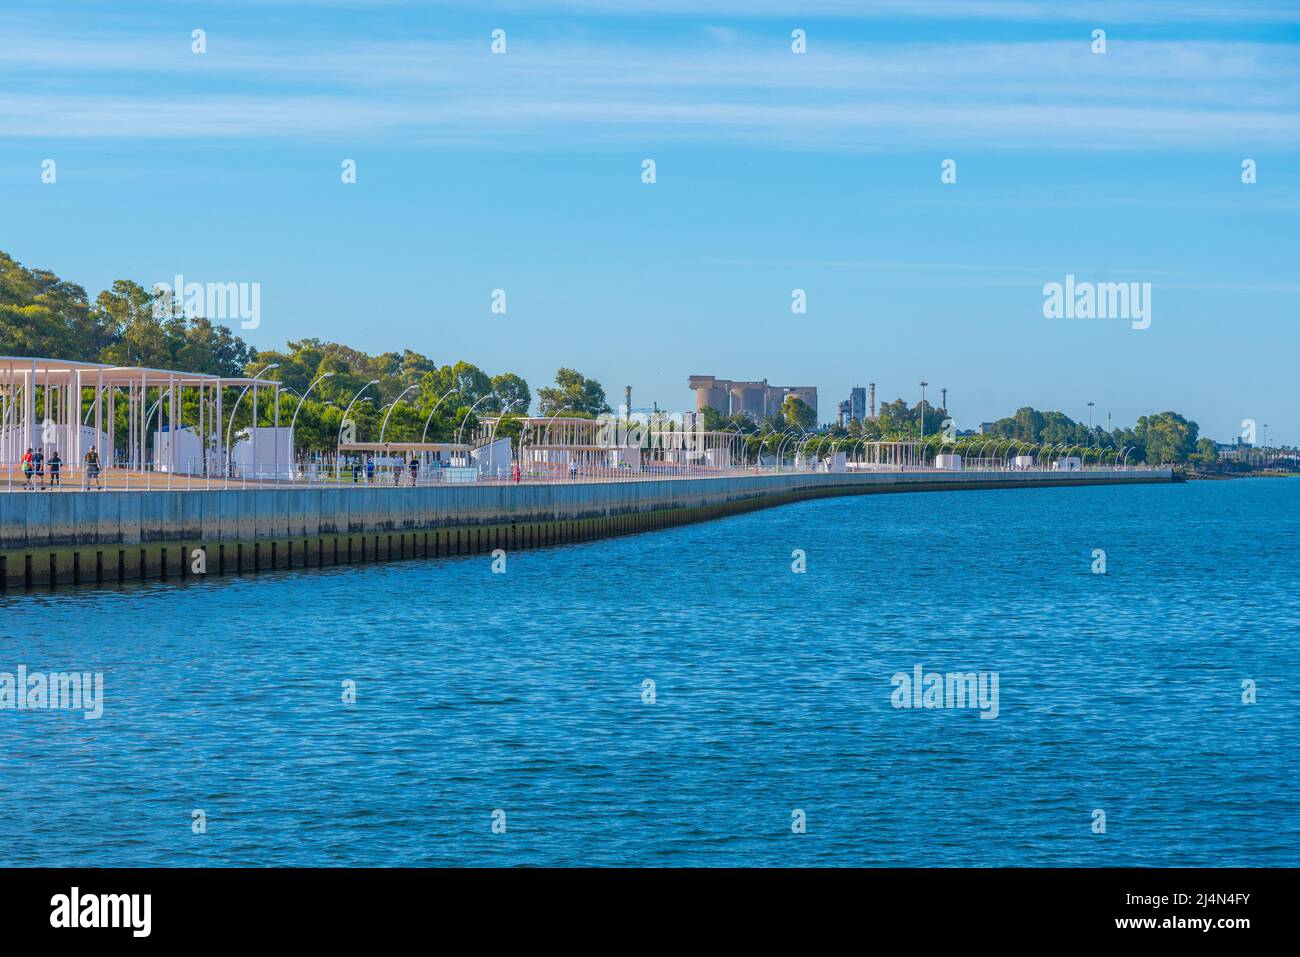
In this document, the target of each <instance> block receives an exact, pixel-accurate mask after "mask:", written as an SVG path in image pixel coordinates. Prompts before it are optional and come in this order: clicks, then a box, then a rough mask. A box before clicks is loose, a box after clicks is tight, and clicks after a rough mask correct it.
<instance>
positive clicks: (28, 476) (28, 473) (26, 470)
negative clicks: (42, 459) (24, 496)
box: [22, 449, 33, 490]
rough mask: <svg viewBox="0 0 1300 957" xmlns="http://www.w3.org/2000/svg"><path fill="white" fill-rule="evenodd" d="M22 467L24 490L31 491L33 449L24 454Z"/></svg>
mask: <svg viewBox="0 0 1300 957" xmlns="http://www.w3.org/2000/svg"><path fill="white" fill-rule="evenodd" d="M22 467H23V488H25V489H29V490H30V489H31V487H32V468H33V465H32V450H31V449H28V450H27V451H26V452H24V453H23V458H22Z"/></svg>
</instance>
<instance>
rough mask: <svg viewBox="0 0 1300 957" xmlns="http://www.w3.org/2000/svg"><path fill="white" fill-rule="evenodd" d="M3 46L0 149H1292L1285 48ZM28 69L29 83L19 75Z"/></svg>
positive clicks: (109, 42)
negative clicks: (394, 145) (203, 49)
mask: <svg viewBox="0 0 1300 957" xmlns="http://www.w3.org/2000/svg"><path fill="white" fill-rule="evenodd" d="M220 50H221V52H220V53H218V52H217V51H216V50H212V51H211V52H209V53H208V54H207V55H205V56H202V57H199V56H194V55H193V54H191V53H189V51H188V47H187V46H185V45H182V44H179V43H177V42H175V39H174V38H169V39H168V40H167V41H166V42H162V41H160V40H159V38H158V37H156V36H133V35H114V36H81V37H76V36H70V37H69V36H60V37H53V38H51V37H46V36H42V35H39V34H28V35H22V34H9V35H8V37H7V39H5V40H4V41H0V88H5V89H7V90H8V92H7V93H5V94H3V95H0V137H5V136H8V137H70V138H73V137H75V138H81V137H121V136H130V137H145V138H178V137H180V138H202V137H222V138H230V137H259V138H264V137H278V136H293V137H312V136H317V137H326V138H337V137H341V136H347V137H379V138H382V137H401V138H402V139H403V141H409V142H418V143H482V144H502V145H509V146H511V147H515V146H518V145H520V144H521V142H523V143H524V145H526V146H528V147H530V148H545V147H546V146H548V145H563V146H566V147H571V146H574V145H578V144H582V143H628V142H632V143H665V142H667V143H672V142H696V141H706V142H709V143H737V144H748V145H754V144H758V145H763V144H766V145H773V146H780V147H786V148H807V149H852V150H897V149H914V148H943V147H949V148H959V147H965V146H972V145H975V146H993V147H1002V148H1011V149H1017V148H1035V149H1091V150H1124V149H1147V148H1182V147H1191V146H1198V145H1211V144H1214V145H1221V144H1233V145H1244V146H1249V147H1251V148H1256V147H1266V146H1268V145H1273V144H1286V145H1290V144H1294V143H1295V142H1296V141H1297V140H1300V58H1297V57H1296V49H1295V47H1294V46H1286V45H1281V44H1267V43H1251V42H1243V41H1222V42H1214V41H1196V42H1155V41H1142V42H1130V43H1127V44H1120V43H1117V44H1115V45H1113V46H1112V48H1111V51H1110V52H1108V53H1107V54H1106V55H1104V56H1094V55H1092V54H1091V53H1090V52H1089V50H1088V46H1087V43H1086V42H1082V41H1075V42H1067V41H1050V42H1043V41H1036V42H1024V43H1009V42H964V43H947V44H934V43H914V44H886V43H875V44H869V45H862V44H849V43H842V42H840V43H823V44H822V45H821V46H820V47H819V49H818V51H817V52H816V53H815V54H808V55H805V56H797V55H794V54H792V53H790V52H789V50H788V48H787V47H785V46H784V45H783V44H782V43H779V42H772V43H759V42H756V41H755V40H754V38H753V37H752V35H749V34H746V35H744V36H743V37H734V38H732V39H731V41H730V42H724V43H719V42H718V41H717V40H716V39H706V38H704V37H701V38H700V40H699V42H698V43H695V44H687V45H682V44H680V43H677V44H669V43H664V42H662V41H660V42H659V43H658V44H656V45H651V44H649V43H631V42H627V41H624V42H620V43H614V42H609V41H606V42H599V41H593V40H582V41H561V40H556V39H550V40H546V41H539V42H533V43H527V42H521V41H519V40H516V41H515V42H514V43H513V44H512V46H511V48H510V51H511V52H510V53H508V54H507V55H505V56H492V55H491V54H489V53H488V52H487V46H486V42H482V43H471V42H468V41H466V42H462V43H455V44H449V43H421V42H413V41H400V42H380V41H373V40H372V41H369V42H356V43H350V44H347V45H341V44H337V43H335V44H333V45H324V44H322V43H318V42H312V43H299V44H289V45H286V44H284V43H283V42H279V43H277V42H271V41H266V42H260V43H259V42H252V41H248V40H245V39H239V40H236V39H226V40H223V43H222V45H221V47H220ZM34 77H39V80H34Z"/></svg>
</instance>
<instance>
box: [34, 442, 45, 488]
mask: <svg viewBox="0 0 1300 957" xmlns="http://www.w3.org/2000/svg"><path fill="white" fill-rule="evenodd" d="M32 468H33V470H34V471H35V472H36V481H38V482H40V483H41V490H42V491H44V490H45V453H44V452H42V451H41V449H40V446H37V447H36V450H35V451H34V452H33V453H32Z"/></svg>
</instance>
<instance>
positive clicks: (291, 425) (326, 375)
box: [289, 372, 334, 445]
mask: <svg viewBox="0 0 1300 957" xmlns="http://www.w3.org/2000/svg"><path fill="white" fill-rule="evenodd" d="M332 375H334V373H333V372H323V373H321V374H320V375H319V376H317V377H316V381H315V382H313V383H312V384H311V385H309V386H307V391H306V392H304V393H303V394H302V395H301V396H299V397H298V405H297V406H295V407H294V410H293V418H292V419H290V420H289V438H290V440H292V439H293V429H294V426H296V425H297V424H298V413H299V412H301V411H302V404H303V403H304V402H306V401H307V396H308V395H310V394H311V390H312V389H314V388H316V386H318V385H319V384H320V383H322V382H324V381H325V380H326V379H328V378H329V377H330V376H332ZM294 444H295V445H297V443H296V442H295V443H294Z"/></svg>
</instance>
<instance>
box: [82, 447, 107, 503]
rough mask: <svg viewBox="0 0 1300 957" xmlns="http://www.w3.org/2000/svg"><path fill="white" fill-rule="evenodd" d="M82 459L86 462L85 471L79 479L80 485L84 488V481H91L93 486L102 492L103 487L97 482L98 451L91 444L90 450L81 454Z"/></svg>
mask: <svg viewBox="0 0 1300 957" xmlns="http://www.w3.org/2000/svg"><path fill="white" fill-rule="evenodd" d="M82 459H83V461H84V462H85V464H86V473H85V476H84V477H83V478H82V480H81V487H82V488H85V487H86V483H88V482H91V481H93V482H94V483H95V488H97V489H99V490H100V491H101V492H102V491H103V490H104V487H103V486H102V485H100V484H99V452H98V451H96V449H95V447H94V446H93V445H92V446H91V447H90V451H89V452H87V453H86V454H85V455H84V456H82Z"/></svg>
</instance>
